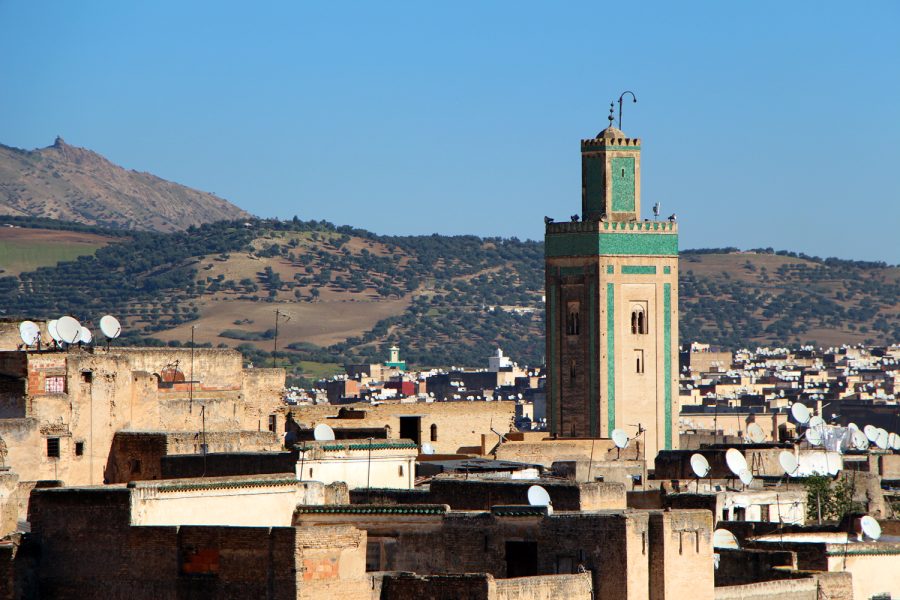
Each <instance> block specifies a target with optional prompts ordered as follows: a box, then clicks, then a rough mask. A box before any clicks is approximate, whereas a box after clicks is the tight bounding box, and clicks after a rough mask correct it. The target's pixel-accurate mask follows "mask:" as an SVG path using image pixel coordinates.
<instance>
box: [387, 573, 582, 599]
mask: <svg viewBox="0 0 900 600" xmlns="http://www.w3.org/2000/svg"><path fill="white" fill-rule="evenodd" d="M591 598H592V596H591V576H590V574H589V573H579V574H577V575H544V576H539V577H517V578H515V579H495V578H494V577H493V576H491V575H488V574H486V573H465V574H458V575H416V574H413V573H398V574H388V575H385V577H384V580H383V588H382V593H381V599H380V600H591Z"/></svg>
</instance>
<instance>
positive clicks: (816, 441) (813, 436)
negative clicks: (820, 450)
mask: <svg viewBox="0 0 900 600" xmlns="http://www.w3.org/2000/svg"><path fill="white" fill-rule="evenodd" d="M806 441H807V442H809V443H810V445H812V446H821V445H822V432H821V431H820V430H819V429H816V428H813V429H807V430H806Z"/></svg>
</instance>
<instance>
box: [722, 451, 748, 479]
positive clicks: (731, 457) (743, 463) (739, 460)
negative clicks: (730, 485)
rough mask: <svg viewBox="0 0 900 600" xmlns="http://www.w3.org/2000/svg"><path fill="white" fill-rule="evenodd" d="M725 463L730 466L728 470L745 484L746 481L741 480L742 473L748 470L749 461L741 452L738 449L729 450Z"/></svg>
mask: <svg viewBox="0 0 900 600" xmlns="http://www.w3.org/2000/svg"><path fill="white" fill-rule="evenodd" d="M725 463H726V464H727V465H728V470H729V471H731V472H732V474H734V475H735V476H737V477H738V478H739V479H741V482H742V483H743V481H744V480H743V478H741V473H742V472H744V471H746V470H747V459H746V458H744V455H743V454H741V451H740V450H738V449H737V448H729V449H728V451H727V452H726V453H725Z"/></svg>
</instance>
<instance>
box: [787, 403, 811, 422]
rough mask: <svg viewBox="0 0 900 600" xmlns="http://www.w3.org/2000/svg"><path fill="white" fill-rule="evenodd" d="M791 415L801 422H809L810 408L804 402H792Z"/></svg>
mask: <svg viewBox="0 0 900 600" xmlns="http://www.w3.org/2000/svg"><path fill="white" fill-rule="evenodd" d="M791 416H792V417H794V420H795V421H797V422H798V423H800V424H804V425H805V424H806V423H809V409H808V408H806V405H805V404H803V403H802V402H794V403H793V404H791Z"/></svg>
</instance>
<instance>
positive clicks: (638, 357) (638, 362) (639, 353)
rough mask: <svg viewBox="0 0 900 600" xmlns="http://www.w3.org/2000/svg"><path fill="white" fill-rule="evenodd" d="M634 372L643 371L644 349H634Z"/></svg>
mask: <svg viewBox="0 0 900 600" xmlns="http://www.w3.org/2000/svg"><path fill="white" fill-rule="evenodd" d="M634 372H635V373H643V372H644V351H643V350H635V351H634Z"/></svg>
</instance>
